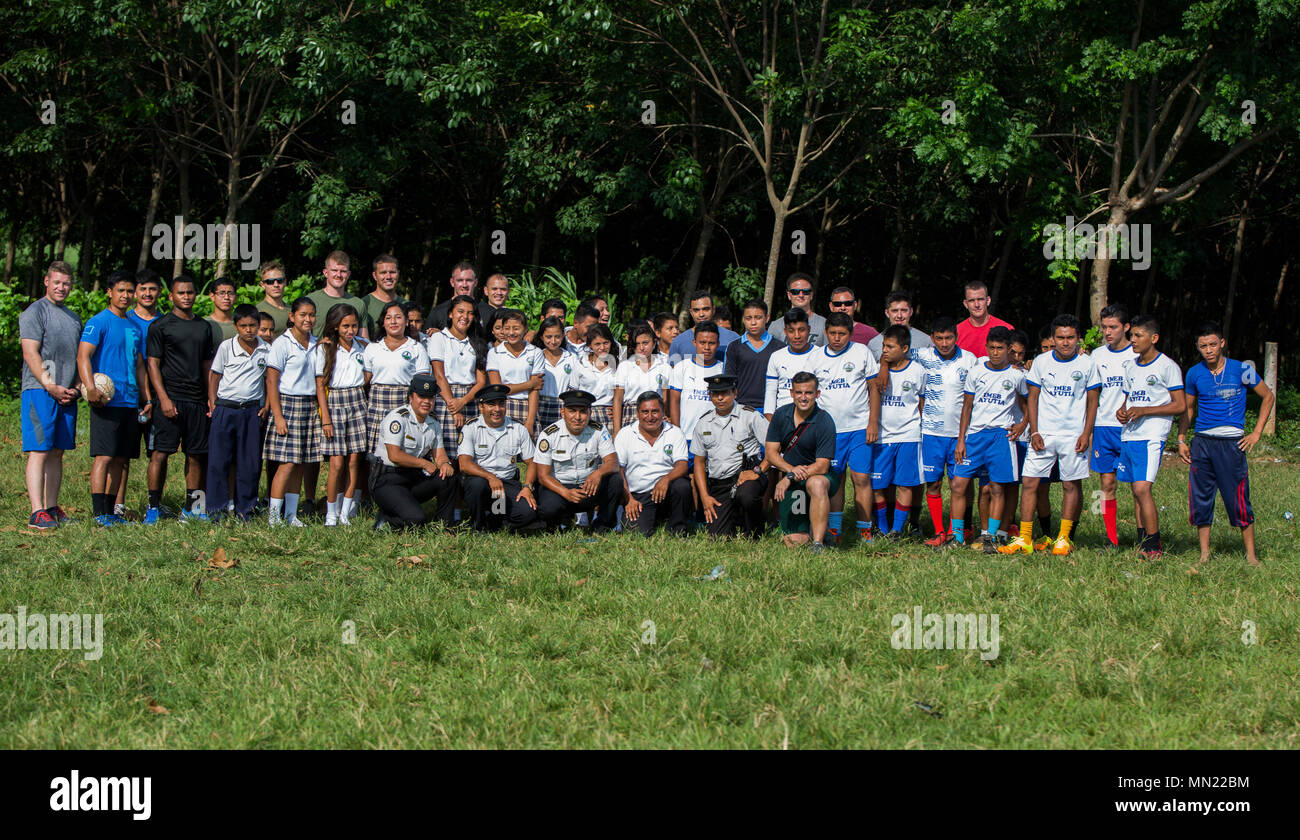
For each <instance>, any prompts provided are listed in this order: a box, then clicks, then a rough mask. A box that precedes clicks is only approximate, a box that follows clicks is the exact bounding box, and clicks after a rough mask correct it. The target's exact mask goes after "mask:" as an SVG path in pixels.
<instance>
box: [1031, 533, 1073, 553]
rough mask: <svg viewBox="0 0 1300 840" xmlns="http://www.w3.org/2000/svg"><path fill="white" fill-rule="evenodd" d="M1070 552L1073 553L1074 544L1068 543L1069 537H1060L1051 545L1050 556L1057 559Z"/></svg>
mask: <svg viewBox="0 0 1300 840" xmlns="http://www.w3.org/2000/svg"><path fill="white" fill-rule="evenodd" d="M1035 548H1037V546H1035ZM1071 551H1074V543H1072V542H1070V538H1069V537H1061V538H1060V539H1058V540H1056V542H1054V543H1052V554H1054V555H1056V556H1057V557H1064V556H1065V555H1067V554H1069V553H1070V552H1071Z"/></svg>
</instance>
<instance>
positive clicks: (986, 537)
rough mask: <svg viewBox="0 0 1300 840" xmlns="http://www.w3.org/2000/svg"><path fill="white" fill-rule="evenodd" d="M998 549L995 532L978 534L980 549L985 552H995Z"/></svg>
mask: <svg viewBox="0 0 1300 840" xmlns="http://www.w3.org/2000/svg"><path fill="white" fill-rule="evenodd" d="M999 550H1000V548H999V546H998V537H997V534H982V535H980V551H983V552H984V553H985V554H997V553H998V551H999Z"/></svg>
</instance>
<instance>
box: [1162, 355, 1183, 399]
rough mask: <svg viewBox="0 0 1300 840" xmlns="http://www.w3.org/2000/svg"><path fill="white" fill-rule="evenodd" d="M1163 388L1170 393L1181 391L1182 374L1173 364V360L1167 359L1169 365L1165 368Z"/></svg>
mask: <svg viewBox="0 0 1300 840" xmlns="http://www.w3.org/2000/svg"><path fill="white" fill-rule="evenodd" d="M1166 358H1168V357H1167V356H1166ZM1165 388H1167V389H1168V390H1170V391H1181V390H1183V372H1182V371H1181V370H1179V368H1178V365H1176V364H1174V360H1173V359H1169V364H1168V365H1166V366H1165Z"/></svg>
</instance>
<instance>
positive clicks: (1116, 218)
mask: <svg viewBox="0 0 1300 840" xmlns="http://www.w3.org/2000/svg"><path fill="white" fill-rule="evenodd" d="M1127 221H1128V211H1127V210H1126V209H1124V208H1123V207H1117V206H1115V205H1111V208H1110V218H1109V219H1107V224H1110V225H1122V224H1125V223H1126V222H1127ZM1096 253H1097V256H1096V258H1095V259H1094V260H1093V261H1092V287H1091V290H1090V291H1089V293H1088V314H1089V315H1090V316H1091V317H1092V325H1093V326H1098V325H1100V324H1101V310H1103V309H1105V308H1106V306H1107V305H1108V301H1109V298H1110V266H1111V262H1112V260H1111V256H1110V249H1109V248H1105V249H1100V248H1099V249H1097V252H1096Z"/></svg>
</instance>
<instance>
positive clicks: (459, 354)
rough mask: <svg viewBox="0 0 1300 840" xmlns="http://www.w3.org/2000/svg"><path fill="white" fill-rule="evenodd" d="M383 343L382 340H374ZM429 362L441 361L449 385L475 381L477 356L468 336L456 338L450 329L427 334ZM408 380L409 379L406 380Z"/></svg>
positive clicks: (469, 383) (466, 383) (471, 383)
mask: <svg viewBox="0 0 1300 840" xmlns="http://www.w3.org/2000/svg"><path fill="white" fill-rule="evenodd" d="M376 343H378V344H383V342H382V341H380V342H376ZM426 347H427V351H428V356H429V364H430V366H432V364H433V363H434V362H442V373H443V375H444V376H446V377H447V384H449V385H473V384H474V383H475V381H477V374H476V373H475V372H474V370H475V368H476V367H477V364H478V357H477V356H475V354H474V345H472V344H470V341H469V336H465V337H464V338H456V337H455V336H454V335H452V334H451V330H441V331H439V332H436V333H434V334H433V335H431V336H429V339H428V342H427V344H426ZM408 381H409V380H408Z"/></svg>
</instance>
